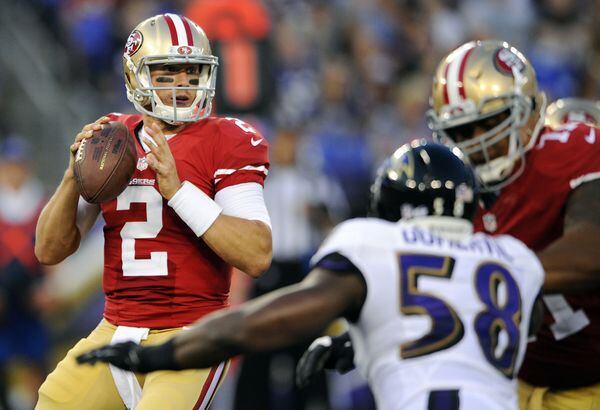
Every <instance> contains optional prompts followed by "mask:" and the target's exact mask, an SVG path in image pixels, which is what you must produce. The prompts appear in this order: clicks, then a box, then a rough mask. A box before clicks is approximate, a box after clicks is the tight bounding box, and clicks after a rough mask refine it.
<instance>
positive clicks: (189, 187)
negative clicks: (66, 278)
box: [35, 14, 272, 409]
mask: <svg viewBox="0 0 600 410" xmlns="http://www.w3.org/2000/svg"><path fill="white" fill-rule="evenodd" d="M217 66H218V60H217V57H215V56H213V55H212V52H211V47H210V44H209V41H208V39H207V37H206V35H205V33H204V31H203V30H202V29H201V28H200V27H199V26H198V25H197V24H195V23H194V22H193V21H191V20H189V19H188V18H186V17H183V16H179V15H176V14H161V15H157V16H154V17H151V18H149V19H147V20H145V21H143V22H141V23H140V24H139V25H138V26H137V27H135V29H134V30H133V31H132V32H131V35H130V36H129V39H128V40H127V43H126V45H125V50H124V53H123V69H124V76H125V86H126V90H127V97H128V99H129V100H130V101H131V102H132V103H133V105H134V107H135V108H136V110H137V111H139V113H140V114H137V115H122V114H116V113H113V114H108V115H106V116H103V117H102V118H100V119H99V120H97V121H95V122H94V123H91V124H88V125H86V126H84V127H83V129H82V130H81V132H80V133H79V134H78V135H77V136H76V138H75V141H74V143H73V145H72V146H71V147H70V149H71V159H70V162H69V166H68V168H67V170H66V171H65V173H64V177H63V179H62V181H61V183H60V185H59V187H58V188H57V190H56V192H55V193H54V195H53V196H52V198H51V199H50V201H49V203H48V204H47V205H46V207H45V208H44V210H43V212H42V214H41V217H40V219H39V222H38V225H37V235H36V245H35V252H36V255H37V257H38V259H39V260H40V261H41V262H42V263H44V264H55V263H58V262H60V261H61V260H63V259H64V258H66V257H67V256H69V255H70V254H72V253H73V252H75V251H76V250H77V248H78V246H79V243H80V241H81V238H82V237H83V236H84V235H85V234H86V232H87V231H88V230H89V229H90V227H91V226H92V225H93V224H94V222H95V221H96V219H97V216H98V215H99V214H102V217H103V219H104V222H105V226H104V237H105V246H104V280H103V287H104V293H105V295H106V297H105V310H104V318H103V319H102V320H101V322H100V323H99V324H98V327H97V328H96V329H95V330H94V331H92V333H91V334H90V335H89V336H88V337H87V338H84V339H82V340H81V341H79V342H78V343H77V344H76V345H75V347H73V348H72V349H71V350H70V351H69V352H68V353H67V355H66V357H65V358H64V359H63V360H62V361H61V362H60V363H59V364H58V366H57V367H56V369H55V370H54V371H53V372H52V373H51V374H50V375H49V376H48V378H47V379H46V381H45V382H44V384H43V385H42V387H41V388H40V391H39V401H38V404H37V406H36V408H38V409H50V408H61V409H84V408H85V409H96V408H97V409H100V408H123V407H127V408H129V409H133V408H136V409H165V408H182V409H183V408H187V409H191V408H202V409H204V408H207V407H208V405H209V404H210V402H211V400H212V397H213V396H214V393H215V391H216V389H217V388H218V386H219V384H220V382H221V381H222V379H223V378H224V375H225V372H226V370H227V362H222V363H220V364H218V365H215V366H213V367H211V368H208V369H202V370H193V371H189V372H183V373H177V374H175V373H172V372H155V373H152V374H150V375H147V376H145V377H138V376H136V375H135V374H133V373H131V372H123V371H121V370H119V369H116V368H112V367H111V368H109V367H108V366H96V367H94V368H92V367H83V366H78V365H77V364H76V362H75V357H76V356H77V355H78V354H79V353H81V352H84V351H87V350H89V349H90V348H94V347H97V346H101V345H104V344H106V343H111V342H112V343H114V342H118V341H124V340H130V341H134V342H136V343H141V344H144V345H152V344H156V343H159V342H161V341H163V340H165V339H166V338H169V337H170V336H171V335H173V334H175V333H177V332H179V331H181V329H182V328H183V327H185V326H186V325H189V324H190V323H192V322H194V321H195V320H197V319H198V318H200V317H202V316H204V315H206V314H208V313H210V312H213V311H215V310H218V309H222V308H224V307H226V306H227V305H228V295H229V287H230V278H231V270H232V267H235V268H238V269H240V270H241V271H243V272H245V273H247V274H248V275H250V276H252V277H258V276H260V275H261V274H262V273H263V272H264V271H265V270H266V269H267V268H268V266H269V265H270V262H271V255H272V246H271V229H270V220H269V215H268V213H267V209H266V206H265V203H264V200H263V183H264V180H265V178H266V175H267V172H268V167H269V162H268V145H267V142H266V140H265V139H264V138H263V137H262V136H261V135H260V134H259V133H257V131H256V130H255V129H254V128H253V127H251V126H250V125H248V124H247V123H245V122H243V121H240V120H238V119H235V118H220V117H214V116H210V114H211V107H212V100H213V97H214V94H215V81H216V74H217ZM110 121H117V122H120V123H122V124H124V125H125V126H126V127H127V129H128V131H129V133H130V134H131V135H132V136H134V139H135V150H136V152H137V154H136V155H137V159H136V168H135V171H134V173H133V176H132V178H131V180H130V182H129V184H128V185H127V186H126V188H125V189H124V190H123V192H121V194H120V195H118V197H117V198H115V199H112V200H108V201H106V202H103V203H101V204H89V203H86V202H85V201H83V199H81V198H80V192H79V191H78V187H77V183H76V182H75V179H74V176H73V163H74V156H75V153H76V152H77V149H78V148H79V145H80V144H81V141H82V140H84V139H86V138H90V137H91V136H92V134H94V133H95V132H97V131H99V130H101V129H102V128H103V126H105V125H106V124H107V123H108V122H110ZM78 204H79V205H78Z"/></svg>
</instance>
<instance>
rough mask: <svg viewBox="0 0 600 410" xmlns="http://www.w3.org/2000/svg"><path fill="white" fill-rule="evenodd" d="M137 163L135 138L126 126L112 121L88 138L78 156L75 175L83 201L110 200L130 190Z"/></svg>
mask: <svg viewBox="0 0 600 410" xmlns="http://www.w3.org/2000/svg"><path fill="white" fill-rule="evenodd" d="M136 161H137V154H136V150H135V142H134V140H133V136H132V135H131V134H130V133H129V130H128V129H127V127H126V126H125V125H123V124H122V123H120V122H116V121H111V122H109V123H108V124H104V126H103V127H102V129H101V130H98V131H94V133H93V135H92V136H91V137H90V138H87V139H84V140H82V141H81V145H79V149H78V150H77V152H76V153H75V164H74V173H75V179H76V180H77V184H78V185H79V191H80V193H81V196H82V197H83V199H85V200H86V201H87V202H90V203H93V204H99V203H102V202H106V201H110V200H111V199H114V198H116V197H117V196H119V194H120V193H121V192H123V190H124V189H125V188H126V187H127V185H128V184H129V181H130V180H131V176H132V175H133V171H134V170H135V165H136Z"/></svg>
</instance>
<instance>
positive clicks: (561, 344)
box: [430, 41, 600, 409]
mask: <svg viewBox="0 0 600 410" xmlns="http://www.w3.org/2000/svg"><path fill="white" fill-rule="evenodd" d="M545 103H546V98H545V96H544V94H543V93H541V92H539V91H538V89H537V84H536V77H535V72H534V70H533V67H532V66H531V65H530V63H529V62H528V61H527V59H526V58H525V57H524V56H523V55H522V54H521V53H520V52H519V51H518V50H516V49H515V48H513V47H511V46H510V45H508V44H507V43H503V42H498V41H476V42H470V43H467V44H464V45H463V46H461V47H459V48H458V49H456V50H454V51H453V52H451V53H450V54H449V55H448V56H447V57H446V58H444V59H443V60H442V62H441V63H440V65H439V67H438V69H437V72H436V75H435V78H434V84H433V95H432V105H433V107H432V110H431V111H430V114H431V120H432V121H431V124H432V128H433V129H434V131H435V132H436V134H437V136H438V137H439V138H440V139H441V140H443V141H445V142H447V143H450V144H456V145H457V146H458V147H459V148H460V149H462V150H463V151H464V152H465V153H466V154H467V155H468V156H469V158H470V160H471V161H472V163H473V164H474V165H475V166H476V170H477V173H478V174H479V176H480V178H481V179H482V181H483V183H484V185H485V189H486V190H487V191H488V192H489V194H488V198H487V201H486V205H485V207H484V208H482V209H481V210H480V215H479V216H478V217H477V218H476V220H475V221H476V222H475V226H476V229H478V230H481V231H486V232H489V233H494V234H504V233H507V234H510V235H513V236H515V237H517V238H518V239H520V240H522V241H523V242H525V243H526V244H527V245H528V246H529V247H530V248H532V249H533V250H535V251H536V252H537V253H538V256H539V257H540V259H541V261H542V264H543V266H544V268H545V271H546V280H545V284H544V288H545V294H546V296H544V301H545V302H546V307H547V315H546V319H545V323H544V326H543V328H542V330H541V331H540V333H539V334H538V336H537V340H536V341H535V342H534V343H531V344H530V345H529V347H528V350H527V355H526V358H525V362H524V364H523V367H522V369H521V372H520V374H519V375H520V377H521V379H522V381H524V382H523V383H522V384H521V386H520V393H521V397H520V401H521V403H520V404H521V408H523V409H536V408H593V406H594V404H593V403H596V405H597V403H598V402H600V372H599V371H598V369H600V343H598V340H599V338H600V296H599V295H598V285H599V284H600V254H599V253H598V249H600V141H599V140H598V137H600V133H599V131H600V130H599V129H598V128H596V127H595V126H593V125H591V124H585V123H571V122H569V123H566V124H563V125H561V126H560V127H559V128H556V129H552V128H550V127H543V123H544V110H545V108H546V107H545V105H546V104H545ZM597 135H598V137H597Z"/></svg>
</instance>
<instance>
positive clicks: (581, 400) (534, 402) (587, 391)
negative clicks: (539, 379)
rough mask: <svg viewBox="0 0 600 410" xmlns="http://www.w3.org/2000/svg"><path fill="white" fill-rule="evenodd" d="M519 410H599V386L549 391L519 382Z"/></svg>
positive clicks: (545, 388)
mask: <svg viewBox="0 0 600 410" xmlns="http://www.w3.org/2000/svg"><path fill="white" fill-rule="evenodd" d="M519 409H520V410H600V384H595V385H593V386H588V387H580V388H578V389H570V390H550V389H548V388H547V387H535V386H532V385H530V384H528V383H525V382H524V381H522V380H519Z"/></svg>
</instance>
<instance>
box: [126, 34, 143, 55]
mask: <svg viewBox="0 0 600 410" xmlns="http://www.w3.org/2000/svg"><path fill="white" fill-rule="evenodd" d="M143 42H144V36H143V35H142V32H141V31H139V30H133V31H132V32H131V34H130V35H129V38H128V39H127V43H125V53H127V55H130V56H132V55H134V54H135V53H136V52H137V51H138V50H139V49H140V47H141V46H142V43H143Z"/></svg>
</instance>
